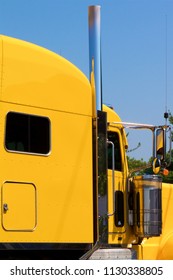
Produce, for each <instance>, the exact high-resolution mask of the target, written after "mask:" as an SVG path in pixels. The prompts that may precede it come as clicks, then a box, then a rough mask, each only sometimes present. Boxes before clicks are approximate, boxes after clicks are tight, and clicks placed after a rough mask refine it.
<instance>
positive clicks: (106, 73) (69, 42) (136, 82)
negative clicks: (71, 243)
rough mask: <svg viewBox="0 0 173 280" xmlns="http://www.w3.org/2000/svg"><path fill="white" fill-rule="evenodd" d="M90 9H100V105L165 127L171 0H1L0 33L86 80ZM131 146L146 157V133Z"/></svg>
mask: <svg viewBox="0 0 173 280" xmlns="http://www.w3.org/2000/svg"><path fill="white" fill-rule="evenodd" d="M89 5H101V32H102V34H101V38H102V39H101V40H102V64H103V65H102V68H103V70H102V71H103V100H104V102H105V103H106V104H111V105H112V106H113V107H114V109H115V110H116V111H117V113H118V114H119V115H120V117H121V119H122V120H123V121H131V122H140V123H150V124H161V123H164V119H163V113H164V111H165V106H166V105H167V108H168V110H170V111H171V112H172V113H173V0H102V1H99V0H98V1H95V0H92V1H89V0H0V33H1V34H4V35H7V36H11V37H16V38H20V39H23V40H26V41H30V42H32V43H35V44H38V45H41V46H43V47H46V48H48V49H50V50H52V51H54V52H56V53H58V54H60V55H62V56H64V57H65V58H66V59H68V60H70V61H71V62H72V63H74V64H75V65H76V66H77V67H78V68H80V69H81V70H82V71H83V72H84V73H85V74H86V76H87V77H88V76H89V60H88V57H89V55H88V49H89V48H88V6H89ZM166 18H167V79H166ZM166 81H167V82H166ZM166 88H167V90H166ZM129 142H130V145H131V148H133V147H135V146H136V145H137V143H138V142H144V143H142V147H144V154H142V152H141V149H138V150H137V152H136V153H135V154H134V156H135V157H137V158H144V159H147V158H148V157H149V156H150V154H149V152H148V150H149V147H150V146H151V142H149V140H148V138H146V137H145V136H144V135H143V136H142V138H139V139H138V137H137V136H132V134H131V132H130V135H129Z"/></svg>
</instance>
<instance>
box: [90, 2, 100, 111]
mask: <svg viewBox="0 0 173 280" xmlns="http://www.w3.org/2000/svg"><path fill="white" fill-rule="evenodd" d="M100 10H101V7H100V6H89V7H88V22H89V71H90V78H91V73H92V72H94V80H95V91H96V109H97V110H100V111H101V110H102V92H101V91H102V89H101V88H102V85H101V32H100Z"/></svg>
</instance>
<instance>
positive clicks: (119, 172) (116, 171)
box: [107, 128, 126, 243]
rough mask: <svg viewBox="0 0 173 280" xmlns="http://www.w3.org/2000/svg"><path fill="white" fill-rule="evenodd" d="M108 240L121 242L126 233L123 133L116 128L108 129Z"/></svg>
mask: <svg viewBox="0 0 173 280" xmlns="http://www.w3.org/2000/svg"><path fill="white" fill-rule="evenodd" d="M107 136H108V145H107V149H108V241H109V243H119V241H120V240H122V234H123V233H125V231H126V228H125V202H126V201H125V191H126V177H125V175H124V171H125V164H124V158H123V155H124V153H123V150H122V148H123V147H122V135H121V133H120V130H118V129H116V128H114V129H112V130H109V131H108V134H107Z"/></svg>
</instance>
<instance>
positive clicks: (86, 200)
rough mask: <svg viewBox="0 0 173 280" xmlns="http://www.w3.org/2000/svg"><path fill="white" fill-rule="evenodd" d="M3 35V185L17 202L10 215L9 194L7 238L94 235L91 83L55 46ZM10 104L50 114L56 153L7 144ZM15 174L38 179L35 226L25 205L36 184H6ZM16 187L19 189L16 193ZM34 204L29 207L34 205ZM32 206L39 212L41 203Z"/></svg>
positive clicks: (2, 237)
mask: <svg viewBox="0 0 173 280" xmlns="http://www.w3.org/2000/svg"><path fill="white" fill-rule="evenodd" d="M2 40H3V51H2V52H1V54H0V57H1V56H3V59H1V61H0V65H2V68H3V71H2V72H1V79H0V81H2V86H1V89H2V90H1V95H0V135H1V137H0V154H1V157H0V164H1V172H0V186H1V194H2V193H3V192H4V198H6V197H8V198H9V197H10V199H11V200H10V203H9V204H11V203H12V207H11V206H9V216H7V215H6V216H5V214H4V213H3V205H2V204H3V202H2V199H1V207H0V212H1V213H0V216H1V219H2V220H3V221H1V226H0V242H46V243H47V242H48V243H49V242H56V243H92V242H93V178H92V174H93V170H92V169H93V167H92V93H91V86H90V83H89V82H88V80H87V78H86V77H85V76H84V75H83V74H82V73H81V72H80V71H79V70H78V69H77V68H76V67H75V66H73V65H72V64H71V63H69V62H68V61H66V60H65V59H63V58H61V57H60V56H58V55H56V54H54V53H52V52H50V51H48V50H45V49H43V48H41V47H38V46H35V45H33V44H29V43H26V42H22V41H20V40H16V39H11V38H8V37H4V36H2V37H1V41H2ZM10 111H12V112H18V113H25V114H30V115H35V116H43V117H47V118H48V119H49V120H50V142H51V150H50V152H49V154H48V155H39V154H27V153H24V152H14V151H13V152H12V151H11V152H10V151H8V150H7V149H6V147H5V134H6V116H7V113H8V112H10ZM7 181H8V182H9V181H10V182H18V183H22V182H25V183H30V184H33V185H34V186H35V187H36V194H37V199H36V206H35V207H36V210H37V219H36V220H37V221H36V226H35V227H34V224H35V221H34V218H33V215H31V216H32V218H31V217H30V218H29V219H28V221H25V223H26V224H25V223H24V222H23V221H24V220H25V219H26V214H27V213H26V212H25V211H23V212H20V207H21V206H22V207H23V205H21V201H22V200H23V201H25V199H26V195H27V196H28V197H30V198H31V197H32V195H33V194H31V193H30V191H31V189H29V188H28V193H27V191H26V192H25V191H24V190H23V189H22V187H25V186H24V185H23V186H22V185H20V187H19V185H16V188H15V190H14V189H13V191H12V190H11V185H10V186H9V185H8V186H6V187H7V188H4V183H5V182H7ZM5 184H6V183H5ZM11 192H12V194H15V193H16V194H17V197H16V199H15V201H14V200H13V198H12V196H10V193H11ZM31 192H32V191H31ZM4 198H3V199H4ZM31 200H33V197H32V198H31ZM28 203H29V202H28ZM17 204H18V206H17ZM31 204H32V205H30V203H29V206H28V207H29V208H32V207H33V203H31ZM29 208H28V209H29ZM10 209H13V210H10ZM31 210H32V211H31V212H32V213H33V211H34V210H33V208H32V209H31ZM11 211H13V212H11ZM10 213H11V214H10ZM6 214H8V211H7V213H6ZM27 215H28V214H27ZM16 216H20V218H19V223H18V221H17V222H15V220H16ZM7 217H8V219H7ZM15 223H16V224H15ZM28 227H29V229H31V228H32V229H33V227H34V229H33V230H32V232H30V231H21V229H26V228H28ZM5 228H6V229H5ZM14 228H15V229H16V230H15V231H13V229H14ZM7 229H8V230H7Z"/></svg>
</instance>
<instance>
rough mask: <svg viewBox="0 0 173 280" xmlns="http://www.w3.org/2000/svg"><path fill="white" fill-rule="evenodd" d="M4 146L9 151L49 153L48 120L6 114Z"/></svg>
mask: <svg viewBox="0 0 173 280" xmlns="http://www.w3.org/2000/svg"><path fill="white" fill-rule="evenodd" d="M5 146H6V148H7V149H8V150H11V151H21V152H27V153H36V154H48V153H49V151H50V122H49V119H48V118H46V117H40V116H33V115H27V114H20V113H14V112H10V113H8V115H7V123H6V136H5Z"/></svg>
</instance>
